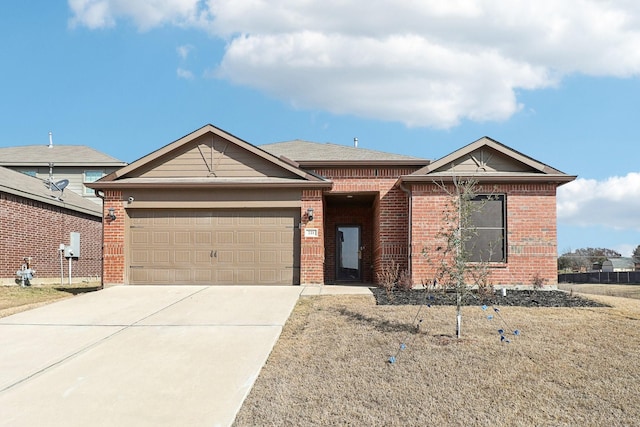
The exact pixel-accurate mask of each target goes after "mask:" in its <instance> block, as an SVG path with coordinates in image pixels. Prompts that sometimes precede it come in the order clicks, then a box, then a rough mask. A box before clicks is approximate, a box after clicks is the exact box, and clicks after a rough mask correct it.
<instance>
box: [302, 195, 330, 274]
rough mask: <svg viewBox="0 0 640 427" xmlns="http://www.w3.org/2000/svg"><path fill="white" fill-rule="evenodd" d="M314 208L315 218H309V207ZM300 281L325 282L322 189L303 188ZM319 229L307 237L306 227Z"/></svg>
mask: <svg viewBox="0 0 640 427" xmlns="http://www.w3.org/2000/svg"><path fill="white" fill-rule="evenodd" d="M308 208H313V220H312V221H309V220H308V218H307V209H308ZM300 218H301V219H302V227H301V228H302V230H300V231H301V233H300V283H301V284H303V285H312V284H324V255H325V249H324V218H325V215H324V206H323V202H322V190H303V191H302V206H301V208H300ZM306 228H313V229H317V231H318V236H317V237H306V236H305V229H306Z"/></svg>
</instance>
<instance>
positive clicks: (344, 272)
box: [336, 225, 362, 282]
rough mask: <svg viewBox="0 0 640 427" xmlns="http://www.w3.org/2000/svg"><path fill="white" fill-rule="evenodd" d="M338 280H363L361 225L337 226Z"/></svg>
mask: <svg viewBox="0 0 640 427" xmlns="http://www.w3.org/2000/svg"><path fill="white" fill-rule="evenodd" d="M336 280H337V281H341V282H358V281H361V280H362V246H361V241H360V226H359V225H338V226H336Z"/></svg>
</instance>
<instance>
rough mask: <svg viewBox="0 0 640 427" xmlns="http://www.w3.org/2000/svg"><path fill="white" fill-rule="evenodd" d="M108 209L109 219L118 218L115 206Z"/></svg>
mask: <svg viewBox="0 0 640 427" xmlns="http://www.w3.org/2000/svg"><path fill="white" fill-rule="evenodd" d="M107 210H108V211H109V213H108V214H107V219H108V220H109V221H115V220H116V214H115V209H114V208H109V209H107Z"/></svg>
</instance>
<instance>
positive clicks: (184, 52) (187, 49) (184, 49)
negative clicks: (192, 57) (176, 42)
mask: <svg viewBox="0 0 640 427" xmlns="http://www.w3.org/2000/svg"><path fill="white" fill-rule="evenodd" d="M192 50H193V46H192V45H190V44H185V45H182V46H178V47H177V48H176V52H177V53H178V56H179V57H180V59H181V60H183V61H185V60H186V59H187V58H188V57H189V54H190V53H191V51H192Z"/></svg>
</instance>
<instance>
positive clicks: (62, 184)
mask: <svg viewBox="0 0 640 427" xmlns="http://www.w3.org/2000/svg"><path fill="white" fill-rule="evenodd" d="M67 185H69V180H68V179H61V180H60V181H58V182H52V183H51V189H52V190H56V191H59V192H60V193H62V192H63V191H64V189H65V188H67Z"/></svg>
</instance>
